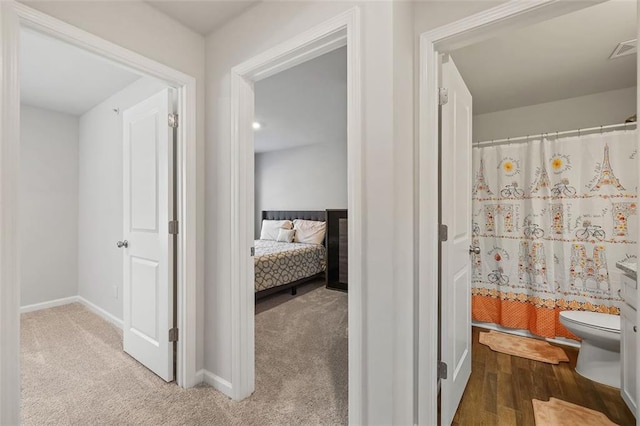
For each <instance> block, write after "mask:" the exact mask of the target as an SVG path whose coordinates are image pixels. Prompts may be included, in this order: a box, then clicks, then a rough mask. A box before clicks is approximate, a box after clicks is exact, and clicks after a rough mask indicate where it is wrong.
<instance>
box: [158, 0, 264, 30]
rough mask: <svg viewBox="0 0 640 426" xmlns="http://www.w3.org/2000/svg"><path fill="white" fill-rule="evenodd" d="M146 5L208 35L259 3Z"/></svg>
mask: <svg viewBox="0 0 640 426" xmlns="http://www.w3.org/2000/svg"><path fill="white" fill-rule="evenodd" d="M147 3H148V4H149V5H151V6H153V7H155V8H156V9H158V10H159V11H161V12H163V13H164V14H165V15H169V16H170V17H172V18H173V19H175V20H176V21H178V22H180V23H182V24H183V25H185V26H186V27H188V28H190V29H192V30H193V31H195V32H197V33H200V34H202V35H208V34H209V33H211V32H213V31H215V30H217V29H218V28H220V27H221V26H223V25H224V24H225V23H227V22H228V21H230V20H231V19H233V18H235V17H236V16H238V15H240V14H242V13H243V12H244V11H246V10H247V9H249V8H250V7H252V6H255V5H256V4H258V3H259V1H247V0H223V1H202V0H200V1H195V0H172V1H163V0H160V1H158V0H147Z"/></svg>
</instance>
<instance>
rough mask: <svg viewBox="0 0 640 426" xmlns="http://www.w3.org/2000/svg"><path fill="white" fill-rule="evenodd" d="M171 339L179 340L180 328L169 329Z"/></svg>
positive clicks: (171, 340)
mask: <svg viewBox="0 0 640 426" xmlns="http://www.w3.org/2000/svg"><path fill="white" fill-rule="evenodd" d="M169 341H170V342H177V341H178V329H177V328H175V327H174V328H170V329H169Z"/></svg>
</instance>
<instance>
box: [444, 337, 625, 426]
mask: <svg viewBox="0 0 640 426" xmlns="http://www.w3.org/2000/svg"><path fill="white" fill-rule="evenodd" d="M480 331H487V330H483V329H479V328H476V327H474V328H473V349H472V352H473V358H472V359H473V366H472V371H471V378H470V379H469V383H468V384H467V388H466V389H465V392H464V395H463V397H462V401H461V403H460V406H459V407H458V411H457V412H456V415H455V417H454V419H453V424H454V425H464V426H466V425H534V424H535V423H534V418H533V406H532V404H531V399H533V398H535V399H539V400H542V401H548V400H549V398H550V397H554V398H558V399H562V400H564V401H568V402H572V403H574V404H578V405H581V406H583V407H587V408H591V409H594V410H597V411H600V412H602V413H604V414H606V415H607V417H609V419H611V421H613V422H614V423H617V424H619V425H635V424H636V420H635V417H633V414H631V411H629V409H628V408H627V406H626V405H625V403H624V401H623V400H622V397H621V396H620V389H615V388H612V387H609V386H606V385H601V384H599V383H595V382H593V381H591V380H589V379H586V378H584V377H582V376H580V375H579V374H578V373H576V372H575V366H576V360H577V357H578V350H577V349H574V348H571V347H567V346H562V348H563V349H564V350H565V352H566V353H567V355H568V356H569V360H570V361H569V362H568V363H566V362H561V363H560V364H559V365H553V364H547V363H544V362H538V361H532V360H528V359H524V358H520V357H515V356H511V355H507V354H503V353H499V352H494V351H492V350H491V349H490V348H489V347H488V346H485V345H482V344H480V342H479V341H478V338H479V333H480Z"/></svg>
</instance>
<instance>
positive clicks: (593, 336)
mask: <svg viewBox="0 0 640 426" xmlns="http://www.w3.org/2000/svg"><path fill="white" fill-rule="evenodd" d="M560 323H561V324H562V325H564V326H565V327H566V328H567V330H569V331H570V332H572V333H573V334H575V335H576V336H578V337H580V338H581V339H582V345H581V347H580V352H579V353H578V363H577V364H576V372H577V373H578V374H580V375H581V376H584V377H586V378H587V379H591V380H593V381H594V382H598V383H603V384H605V385H609V386H613V387H616V388H619V387H620V317H619V316H618V315H610V314H601V313H598V312H585V311H562V312H560Z"/></svg>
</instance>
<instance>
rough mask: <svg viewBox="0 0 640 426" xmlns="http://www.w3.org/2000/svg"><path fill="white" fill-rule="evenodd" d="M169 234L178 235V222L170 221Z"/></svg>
mask: <svg viewBox="0 0 640 426" xmlns="http://www.w3.org/2000/svg"><path fill="white" fill-rule="evenodd" d="M169 234H172V235H178V221H177V220H170V221H169Z"/></svg>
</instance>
